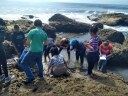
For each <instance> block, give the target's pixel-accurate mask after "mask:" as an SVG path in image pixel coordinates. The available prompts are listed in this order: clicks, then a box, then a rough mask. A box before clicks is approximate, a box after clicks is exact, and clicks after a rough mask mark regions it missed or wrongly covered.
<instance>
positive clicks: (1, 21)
mask: <svg viewBox="0 0 128 96" xmlns="http://www.w3.org/2000/svg"><path fill="white" fill-rule="evenodd" d="M0 25H2V26H6V23H5V21H4V20H3V19H2V18H0Z"/></svg>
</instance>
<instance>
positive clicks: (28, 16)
mask: <svg viewBox="0 0 128 96" xmlns="http://www.w3.org/2000/svg"><path fill="white" fill-rule="evenodd" d="M33 18H34V16H33V15H23V16H22V17H21V19H33Z"/></svg>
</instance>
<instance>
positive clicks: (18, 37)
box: [11, 25, 25, 56]
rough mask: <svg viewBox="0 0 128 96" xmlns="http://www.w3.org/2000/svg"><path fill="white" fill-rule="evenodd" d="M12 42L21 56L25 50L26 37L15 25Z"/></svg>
mask: <svg viewBox="0 0 128 96" xmlns="http://www.w3.org/2000/svg"><path fill="white" fill-rule="evenodd" d="M11 40H12V43H13V44H14V46H15V47H16V50H17V51H18V55H19V56H20V55H21V53H22V51H23V50H24V43H25V35H24V33H23V32H22V31H20V28H19V25H14V32H13V33H12V34H11Z"/></svg>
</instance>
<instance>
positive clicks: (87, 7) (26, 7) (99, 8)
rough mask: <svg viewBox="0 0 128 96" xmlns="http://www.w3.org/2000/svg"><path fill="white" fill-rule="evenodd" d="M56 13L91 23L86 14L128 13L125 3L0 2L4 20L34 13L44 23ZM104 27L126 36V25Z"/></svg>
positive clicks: (0, 13)
mask: <svg viewBox="0 0 128 96" xmlns="http://www.w3.org/2000/svg"><path fill="white" fill-rule="evenodd" d="M56 13H61V14H63V15H66V16H67V17H70V18H72V19H74V20H76V21H80V22H85V23H89V24H92V23H94V21H90V20H89V19H88V18H87V16H90V15H91V16H93V15H94V16H95V15H100V14H104V13H107V14H109V13H124V14H128V6H127V5H112V4H85V3H43V2H7V1H6V0H5V1H1V3H0V17H2V18H3V19H5V20H18V19H21V17H22V16H23V15H34V16H35V17H36V18H34V19H31V20H32V21H34V20H35V19H37V18H39V19H41V20H42V21H43V22H44V23H48V19H49V18H50V17H51V16H53V15H54V14H56ZM104 26H105V28H112V29H115V30H118V31H120V32H123V33H124V35H125V36H126V37H127V34H128V27H123V26H115V27H111V26H107V25H104Z"/></svg>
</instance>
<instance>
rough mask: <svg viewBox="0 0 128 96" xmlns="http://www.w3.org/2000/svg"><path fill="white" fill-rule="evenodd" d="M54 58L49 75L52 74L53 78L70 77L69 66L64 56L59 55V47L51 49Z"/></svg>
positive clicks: (49, 68)
mask: <svg viewBox="0 0 128 96" xmlns="http://www.w3.org/2000/svg"><path fill="white" fill-rule="evenodd" d="M51 54H52V58H51V61H50V63H49V66H48V71H47V74H52V75H53V76H57V77H58V76H63V75H66V76H68V75H69V73H68V72H67V64H66V62H65V60H64V58H63V57H62V56H60V55H59V51H58V48H57V47H53V48H52V49H51Z"/></svg>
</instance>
